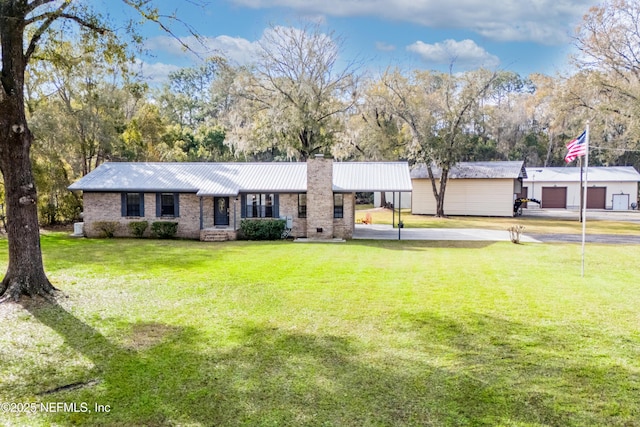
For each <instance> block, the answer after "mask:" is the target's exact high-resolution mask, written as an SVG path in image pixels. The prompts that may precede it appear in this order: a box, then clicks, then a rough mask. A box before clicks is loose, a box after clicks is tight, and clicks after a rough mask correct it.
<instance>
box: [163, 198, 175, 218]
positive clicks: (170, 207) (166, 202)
mask: <svg viewBox="0 0 640 427" xmlns="http://www.w3.org/2000/svg"><path fill="white" fill-rule="evenodd" d="M175 214H176V204H175V197H174V195H173V193H162V194H161V195H160V216H175Z"/></svg>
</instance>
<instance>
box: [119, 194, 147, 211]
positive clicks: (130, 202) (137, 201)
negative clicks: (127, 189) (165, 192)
mask: <svg viewBox="0 0 640 427" xmlns="http://www.w3.org/2000/svg"><path fill="white" fill-rule="evenodd" d="M122 216H144V194H143V193H122Z"/></svg>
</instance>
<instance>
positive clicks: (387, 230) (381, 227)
mask: <svg viewBox="0 0 640 427" xmlns="http://www.w3.org/2000/svg"><path fill="white" fill-rule="evenodd" d="M353 238H354V239H369V240H398V229H397V228H392V227H391V225H386V224H371V225H366V224H356V228H355V230H354V231H353ZM400 239H401V240H482V241H492V242H502V241H505V242H510V241H511V238H510V237H509V232H508V231H506V230H504V231H503V230H484V229H479V228H403V229H401V230H400ZM520 241H521V242H522V243H538V242H540V241H539V240H537V239H535V238H533V237H530V236H527V235H522V236H521V237H520Z"/></svg>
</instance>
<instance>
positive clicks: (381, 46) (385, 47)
mask: <svg viewBox="0 0 640 427" xmlns="http://www.w3.org/2000/svg"><path fill="white" fill-rule="evenodd" d="M376 50H379V51H381V52H392V51H394V50H396V47H395V46H394V45H392V44H389V43H385V42H376Z"/></svg>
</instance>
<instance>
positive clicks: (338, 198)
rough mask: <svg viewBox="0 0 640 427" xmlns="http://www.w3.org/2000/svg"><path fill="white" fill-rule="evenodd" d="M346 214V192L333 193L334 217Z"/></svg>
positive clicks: (341, 216)
mask: <svg viewBox="0 0 640 427" xmlns="http://www.w3.org/2000/svg"><path fill="white" fill-rule="evenodd" d="M343 216H344V194H340V193H334V194H333V217H334V218H343Z"/></svg>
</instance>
